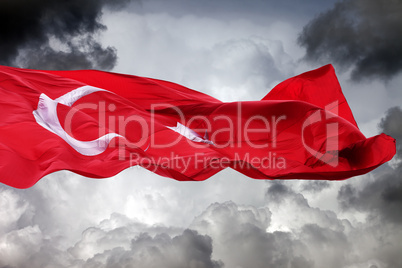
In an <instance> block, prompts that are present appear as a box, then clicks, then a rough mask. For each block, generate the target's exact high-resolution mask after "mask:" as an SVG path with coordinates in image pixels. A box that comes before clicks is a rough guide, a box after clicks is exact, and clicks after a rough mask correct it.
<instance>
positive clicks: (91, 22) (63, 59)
mask: <svg viewBox="0 0 402 268" xmlns="http://www.w3.org/2000/svg"><path fill="white" fill-rule="evenodd" d="M129 1H130V0H117V1H111V0H101V1H97V0H89V1H79V0H73V1H57V0H19V1H13V0H5V1H1V2H0V24H1V25H2V27H1V28H0V64H3V65H17V66H19V67H29V68H41V69H78V68H99V69H106V70H108V69H111V68H113V67H114V65H115V64H116V60H117V56H116V51H115V50H114V49H113V48H111V47H106V48H105V47H103V46H102V45H101V44H100V43H99V41H96V40H95V38H94V35H95V34H96V33H98V32H99V31H102V30H104V29H105V28H106V26H105V25H103V24H102V23H101V22H100V18H101V15H102V9H103V8H104V7H109V8H112V9H118V8H122V7H123V6H125V5H126V4H127V3H128V2H129ZM54 40H57V41H58V43H57V42H56V44H55V42H54Z"/></svg>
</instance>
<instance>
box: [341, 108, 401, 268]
mask: <svg viewBox="0 0 402 268" xmlns="http://www.w3.org/2000/svg"><path fill="white" fill-rule="evenodd" d="M401 115H402V111H401V109H400V108H399V107H394V108H391V109H389V110H388V112H387V114H386V116H385V117H384V118H383V119H382V120H381V123H380V128H381V131H383V132H385V133H387V134H389V135H392V136H393V137H394V138H396V140H397V155H396V157H395V161H396V162H395V165H394V166H393V168H391V167H387V166H385V167H381V168H379V169H377V170H376V171H374V172H373V175H374V177H375V178H374V179H373V180H370V181H369V182H367V183H365V184H363V186H361V187H357V186H354V185H352V184H350V183H348V184H345V185H343V186H342V187H341V188H340V190H339V193H338V201H339V204H340V206H341V208H342V209H343V210H344V211H349V212H352V213H353V212H355V211H360V212H361V213H365V215H367V217H368V220H369V222H370V224H369V225H367V226H364V227H363V228H362V229H359V230H357V233H356V234H355V236H356V238H357V239H359V240H364V239H368V238H367V237H372V239H376V240H377V241H382V242H381V245H382V246H381V249H378V250H376V251H375V252H372V253H371V254H375V255H377V256H378V258H379V259H381V260H382V261H383V262H385V263H388V265H389V266H388V267H399V266H400V265H401V264H402V256H401V255H400V254H398V253H397V252H401V250H402V247H401V244H400V240H401V239H402V232H401V228H400V227H401V226H402V214H401V211H402V162H400V161H401V143H400V141H401V138H402V121H401V118H402V117H401ZM368 241H370V240H369V239H368ZM368 241H362V244H365V243H367V242H368ZM367 244H370V242H368V243H367ZM367 251H370V249H367Z"/></svg>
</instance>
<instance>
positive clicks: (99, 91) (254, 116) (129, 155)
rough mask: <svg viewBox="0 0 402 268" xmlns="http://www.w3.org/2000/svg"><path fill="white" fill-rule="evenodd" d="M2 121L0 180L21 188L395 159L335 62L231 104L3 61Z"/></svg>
mask: <svg viewBox="0 0 402 268" xmlns="http://www.w3.org/2000/svg"><path fill="white" fill-rule="evenodd" d="M0 116H1V117H0V181H1V182H2V183H4V184H7V185H10V186H12V187H16V188H27V187H31V186H32V185H34V184H35V183H36V182H37V181H38V180H39V179H41V178H42V177H44V176H45V175H47V174H49V173H52V172H55V171H58V170H70V171H72V172H75V173H78V174H81V175H84V176H88V177H93V178H105V177H110V176H113V175H115V174H117V173H119V172H120V171H122V170H124V169H126V168H128V167H130V166H134V165H140V166H142V167H144V168H147V169H149V170H151V171H153V172H155V173H157V174H159V175H162V176H166V177H170V178H173V179H176V180H205V179H207V178H209V177H210V176H212V175H213V174H215V173H217V172H219V171H221V170H222V169H225V168H227V167H230V168H233V169H235V170H237V171H239V172H241V173H243V174H245V175H247V176H249V177H252V178H255V179H325V180H339V179H345V178H349V177H351V176H355V175H360V174H364V173H366V172H369V171H370V170H372V169H374V168H376V167H378V166H379V165H381V164H383V163H385V162H386V161H388V160H390V159H391V158H392V157H393V156H394V154H395V140H394V139H393V138H391V137H389V136H387V135H385V134H381V135H378V136H375V137H371V138H366V137H365V136H364V135H363V134H362V133H361V132H360V130H359V129H358V127H357V124H356V122H355V120H354V118H353V115H352V112H351V110H350V108H349V106H348V104H347V102H346V100H345V97H344V96H343V94H342V91H341V88H340V85H339V82H338V80H337V78H336V76H335V72H334V70H333V67H332V66H331V65H327V66H324V67H321V68H319V69H317V70H314V71H310V72H307V73H304V74H301V75H299V76H296V77H293V78H290V79H288V80H286V81H284V82H282V83H280V84H279V85H278V86H276V87H275V88H274V89H272V90H271V91H270V92H269V93H268V94H267V95H266V96H265V97H264V98H263V99H262V100H260V101H248V102H230V103H224V102H221V101H219V100H217V99H215V98H213V97H211V96H208V95H206V94H203V93H201V92H197V91H194V90H191V89H188V88H186V87H183V86H180V85H178V84H174V83H171V82H166V81H161V80H156V79H151V78H144V77H138V76H131V75H123V74H116V73H109V72H101V71H94V70H79V71H42V70H28V69H18V68H12V67H6V66H0Z"/></svg>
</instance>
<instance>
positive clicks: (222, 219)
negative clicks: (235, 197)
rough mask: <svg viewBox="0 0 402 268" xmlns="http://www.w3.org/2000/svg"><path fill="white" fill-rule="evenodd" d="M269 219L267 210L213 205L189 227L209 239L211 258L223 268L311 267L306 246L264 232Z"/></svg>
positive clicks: (283, 235) (282, 235)
mask: <svg viewBox="0 0 402 268" xmlns="http://www.w3.org/2000/svg"><path fill="white" fill-rule="evenodd" d="M270 217H271V213H270V211H269V210H268V208H255V207H250V206H239V205H237V204H235V203H233V202H226V203H219V204H218V203H215V204H212V205H211V206H210V207H208V208H207V209H206V211H204V212H203V213H202V214H201V215H200V216H198V217H197V218H196V219H195V220H194V222H193V224H192V225H191V228H194V229H195V230H197V231H198V232H200V233H201V234H208V235H209V236H211V237H212V239H213V247H214V256H216V257H217V258H219V259H220V260H222V261H223V263H224V264H225V267H256V268H258V267H312V261H311V260H309V259H306V257H305V256H306V255H305V254H306V253H307V248H306V246H305V245H303V244H302V243H300V241H298V240H294V238H293V236H292V234H290V233H285V232H274V233H269V232H267V231H266V229H267V227H268V226H269V224H270Z"/></svg>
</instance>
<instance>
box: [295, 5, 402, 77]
mask: <svg viewBox="0 0 402 268" xmlns="http://www.w3.org/2000/svg"><path fill="white" fill-rule="evenodd" d="M401 13H402V2H401V1H395V0H393V1H388V0H343V1H340V2H338V3H336V4H335V6H334V7H333V8H332V9H330V10H328V11H326V12H324V13H321V14H320V15H319V16H317V17H316V18H315V19H313V20H312V21H310V23H308V24H307V25H306V26H305V27H304V29H303V31H302V32H301V34H300V36H299V39H298V41H299V44H300V45H301V46H303V47H305V48H306V55H305V58H306V59H307V60H310V61H320V62H328V61H329V62H333V63H336V64H339V65H340V66H343V67H352V78H353V79H355V80H359V79H362V78H368V77H380V78H383V79H388V78H390V77H392V76H394V75H395V74H397V73H398V72H400V71H401V70H402V58H401V55H402V35H401V34H400V33H401V31H402V17H401V16H400V14H401Z"/></svg>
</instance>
